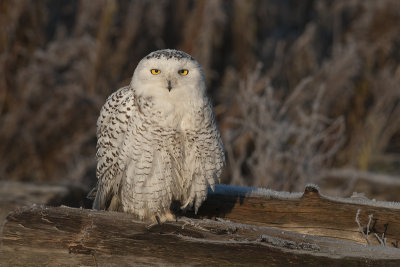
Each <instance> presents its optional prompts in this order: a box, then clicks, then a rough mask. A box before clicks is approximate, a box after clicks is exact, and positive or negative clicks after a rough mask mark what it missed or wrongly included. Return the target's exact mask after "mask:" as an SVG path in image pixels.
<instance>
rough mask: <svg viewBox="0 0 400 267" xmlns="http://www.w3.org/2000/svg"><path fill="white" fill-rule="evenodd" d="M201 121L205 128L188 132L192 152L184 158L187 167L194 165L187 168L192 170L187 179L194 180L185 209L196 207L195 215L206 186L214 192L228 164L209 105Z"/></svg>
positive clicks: (187, 174)
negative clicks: (191, 206)
mask: <svg viewBox="0 0 400 267" xmlns="http://www.w3.org/2000/svg"><path fill="white" fill-rule="evenodd" d="M202 119H203V122H202V127H201V128H200V129H199V130H198V131H196V132H191V133H188V138H187V142H188V144H187V145H188V148H189V149H186V151H187V154H186V155H185V156H186V157H187V158H186V165H187V166H192V167H189V168H186V169H187V170H188V171H189V173H186V177H189V179H191V183H189V184H190V186H191V188H190V190H189V192H190V193H189V196H188V198H187V199H186V202H185V203H183V205H182V208H185V207H186V206H188V205H193V206H194V208H195V212H196V213H197V210H198V208H199V207H200V205H201V203H202V202H203V201H204V200H205V199H206V197H207V187H208V186H210V187H211V189H212V190H214V185H215V183H216V182H218V181H219V177H220V175H221V173H222V170H223V167H224V165H225V152H224V147H223V144H222V140H221V135H220V133H219V130H218V126H217V124H216V122H215V117H214V113H213V110H212V105H211V103H210V102H209V103H208V104H207V105H206V107H205V108H204V111H203V118H202ZM193 166H194V168H193Z"/></svg>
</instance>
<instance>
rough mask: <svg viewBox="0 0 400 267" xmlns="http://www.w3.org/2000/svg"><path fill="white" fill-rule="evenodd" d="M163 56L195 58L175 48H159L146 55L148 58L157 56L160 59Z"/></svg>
mask: <svg viewBox="0 0 400 267" xmlns="http://www.w3.org/2000/svg"><path fill="white" fill-rule="evenodd" d="M161 57H163V58H165V59H172V58H174V59H178V60H179V59H183V58H187V59H190V60H195V59H194V58H193V57H192V56H191V55H189V54H186V53H185V52H182V51H178V50H174V49H162V50H157V51H154V52H152V53H150V54H149V55H148V56H146V59H151V58H156V59H160V58H161Z"/></svg>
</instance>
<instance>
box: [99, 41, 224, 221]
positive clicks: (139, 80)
mask: <svg viewBox="0 0 400 267" xmlns="http://www.w3.org/2000/svg"><path fill="white" fill-rule="evenodd" d="M97 139H98V142H97V154H96V156H97V173H96V175H97V178H98V182H97V186H96V188H95V189H94V190H93V193H92V195H94V194H96V195H95V200H94V202H93V208H94V209H108V210H117V211H123V212H128V213H132V214H134V215H136V216H137V217H138V218H139V219H141V220H146V221H153V222H155V221H157V222H160V221H166V220H172V219H173V218H174V217H173V215H172V213H171V211H170V207H171V204H172V202H175V201H178V202H179V203H180V204H181V209H187V208H194V209H195V211H196V212H197V210H198V208H199V207H200V205H201V204H202V202H203V201H204V200H205V199H206V197H207V191H208V186H209V187H210V188H212V189H214V185H215V183H216V182H217V181H218V180H219V176H220V174H221V172H222V168H223V165H224V163H225V156H224V148H223V145H222V141H221V137H220V133H219V131H218V128H217V125H216V122H215V118H214V113H213V110H212V105H211V103H210V101H209V99H208V98H207V95H206V83H205V81H204V76H203V72H202V69H201V67H200V65H199V63H198V62H197V61H196V60H195V59H194V58H193V57H192V56H190V55H188V54H186V53H184V52H182V51H178V50H171V49H165V50H158V51H155V52H152V53H150V54H149V55H147V56H146V57H144V58H143V59H142V60H141V61H140V62H139V64H138V66H137V67H136V69H135V71H134V74H133V77H132V80H131V83H130V85H129V86H126V87H123V88H120V89H119V90H117V91H116V92H114V93H113V94H112V95H111V96H110V97H109V98H108V99H107V101H106V103H105V104H104V106H103V107H102V109H101V112H100V117H99V119H98V121H97Z"/></svg>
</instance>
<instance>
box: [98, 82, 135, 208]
mask: <svg viewBox="0 0 400 267" xmlns="http://www.w3.org/2000/svg"><path fill="white" fill-rule="evenodd" d="M133 97H134V95H133V92H132V90H131V89H130V87H129V86H126V87H123V88H121V89H119V90H118V91H116V92H114V93H113V94H112V95H111V96H110V97H109V98H108V99H107V101H106V103H105V104H104V106H103V107H102V109H101V111H100V117H99V119H98V120H97V153H96V157H97V170H96V176H97V178H98V182H97V192H96V197H95V200H94V202H93V209H108V208H110V209H115V208H112V207H109V206H110V204H112V203H111V202H112V199H113V196H114V195H115V194H117V193H118V188H119V185H120V183H121V177H122V171H121V168H120V166H119V162H118V157H119V153H120V149H121V146H122V144H123V141H124V136H125V133H126V131H127V127H128V123H129V118H130V113H131V112H130V110H131V109H132V104H133ZM113 202H114V200H113ZM114 204H115V203H114Z"/></svg>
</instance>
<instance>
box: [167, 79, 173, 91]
mask: <svg viewBox="0 0 400 267" xmlns="http://www.w3.org/2000/svg"><path fill="white" fill-rule="evenodd" d="M167 88H168V91H169V92H171V90H172V85H171V80H168V86H167Z"/></svg>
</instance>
